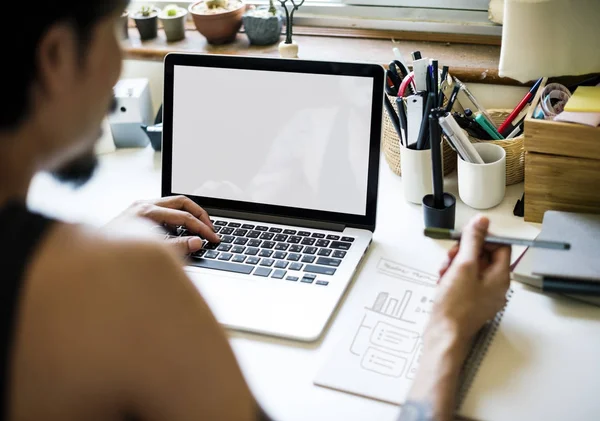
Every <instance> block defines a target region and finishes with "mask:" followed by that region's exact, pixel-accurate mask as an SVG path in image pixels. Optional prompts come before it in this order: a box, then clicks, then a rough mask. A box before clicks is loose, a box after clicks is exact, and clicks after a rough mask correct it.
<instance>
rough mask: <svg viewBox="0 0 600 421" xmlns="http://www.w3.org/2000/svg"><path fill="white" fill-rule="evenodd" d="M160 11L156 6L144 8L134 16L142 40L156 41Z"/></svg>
mask: <svg viewBox="0 0 600 421" xmlns="http://www.w3.org/2000/svg"><path fill="white" fill-rule="evenodd" d="M159 12H160V9H158V7H154V6H142V7H141V8H140V9H139V10H138V11H137V12H135V14H134V15H133V20H134V21H135V25H136V26H137V28H138V31H139V32H140V38H141V39H142V40H149V39H154V38H156V37H157V35H158V14H159Z"/></svg>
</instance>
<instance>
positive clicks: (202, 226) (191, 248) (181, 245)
mask: <svg viewBox="0 0 600 421" xmlns="http://www.w3.org/2000/svg"><path fill="white" fill-rule="evenodd" d="M124 215H135V216H139V217H142V218H146V219H150V220H151V221H153V222H156V223H157V224H160V225H168V226H172V227H179V226H182V227H185V228H187V229H188V230H189V231H190V232H192V233H194V234H198V235H199V236H200V237H202V238H205V239H206V240H208V241H210V242H211V243H219V242H220V241H221V240H220V238H219V236H218V235H217V234H216V233H215V231H214V227H213V224H212V222H210V217H209V216H208V213H207V212H206V211H205V210H204V209H202V207H200V206H199V205H198V204H197V203H195V202H194V201H193V200H191V199H189V198H188V197H185V196H170V197H163V198H161V199H157V200H149V201H139V202H135V203H134V204H133V205H131V206H130V207H129V208H128V209H127V210H126V211H125V212H124ZM169 241H171V242H172V243H174V245H175V246H176V248H177V249H179V251H181V252H182V253H183V254H189V253H194V252H196V251H198V250H200V249H201V248H202V240H201V239H200V238H199V237H194V236H192V237H178V238H174V239H171V240H169Z"/></svg>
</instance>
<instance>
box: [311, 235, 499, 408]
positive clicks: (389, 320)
mask: <svg viewBox="0 0 600 421" xmlns="http://www.w3.org/2000/svg"><path fill="white" fill-rule="evenodd" d="M398 256H402V259H399V258H398ZM432 260H433V259H431V258H428V257H427V253H419V252H417V251H415V253H413V254H411V255H410V256H409V255H407V253H400V252H396V251H395V250H392V249H387V250H382V249H381V248H380V247H378V246H375V247H374V249H373V250H372V252H371V255H370V256H369V259H368V260H367V261H366V263H365V266H364V267H363V268H362V270H361V271H360V274H359V275H358V276H359V278H358V280H357V287H358V288H361V287H362V289H361V290H360V291H357V293H358V292H360V296H361V297H362V299H363V302H362V303H361V304H358V305H357V304H354V305H355V307H356V308H354V309H353V311H352V313H353V314H355V315H356V317H355V319H354V322H353V323H352V324H351V325H350V326H351V327H350V329H349V330H348V332H347V336H346V337H345V338H344V339H342V341H341V342H340V343H339V344H337V345H336V347H335V348H334V350H333V353H332V354H331V355H329V356H328V357H327V359H326V362H325V364H324V365H323V367H322V368H321V369H320V371H319V372H318V374H317V376H316V379H315V381H314V383H315V384H316V385H319V386H323V387H328V388H331V389H336V390H339V391H343V392H348V393H352V394H356V395H361V396H365V397H368V398H372V399H377V400H381V401H385V402H390V403H394V404H402V403H403V402H404V399H405V397H406V395H407V393H408V392H409V390H410V387H411V385H412V382H413V380H414V378H415V374H416V373H417V369H418V368H419V360H420V357H421V353H422V350H423V338H422V336H423V332H424V330H425V327H426V324H427V321H428V319H429V314H430V313H431V310H432V307H433V304H434V301H435V297H436V292H437V291H436V287H437V281H438V276H437V274H436V273H437V269H438V268H439V266H440V262H441V261H432ZM361 279H364V280H363V281H362V282H361ZM499 316H500V315H499ZM499 321H500V317H498V319H497V320H495V321H493V322H490V323H489V324H488V326H486V327H485V328H484V329H483V330H482V332H481V334H480V336H479V337H478V339H477V340H476V341H475V346H474V348H473V350H474V353H473V356H472V361H474V362H476V361H477V360H478V358H480V356H481V355H480V354H479V350H483V349H485V348H486V345H487V341H488V340H489V337H490V335H491V334H492V333H493V332H494V331H495V330H496V329H497V323H498V322H499ZM476 367H477V364H470V365H469V366H468V368H469V370H466V371H465V379H466V378H470V377H472V374H473V373H472V369H474V368H476Z"/></svg>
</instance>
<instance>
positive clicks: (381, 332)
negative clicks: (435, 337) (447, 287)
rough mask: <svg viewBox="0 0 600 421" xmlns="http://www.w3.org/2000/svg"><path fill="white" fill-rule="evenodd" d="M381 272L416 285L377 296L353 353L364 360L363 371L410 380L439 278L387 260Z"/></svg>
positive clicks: (354, 345) (417, 358) (360, 330)
mask: <svg viewBox="0 0 600 421" xmlns="http://www.w3.org/2000/svg"><path fill="white" fill-rule="evenodd" d="M377 268H378V271H379V272H380V273H382V274H385V275H387V276H390V277H392V278H400V279H402V280H403V281H407V280H409V281H411V282H414V284H412V285H413V286H411V283H405V284H404V287H403V288H401V289H397V288H395V287H394V288H391V289H389V290H387V291H385V290H383V291H381V290H380V291H379V292H377V293H376V295H375V298H374V299H373V300H372V301H371V303H372V304H370V305H367V306H365V308H364V309H365V314H364V317H363V318H362V321H361V323H360V325H359V326H358V329H357V331H356V334H355V335H354V338H353V340H352V342H351V344H350V353H351V354H352V355H354V356H356V357H360V368H361V369H363V370H366V371H370V372H374V373H377V374H380V375H383V376H388V377H401V376H403V377H406V378H408V379H410V378H411V377H412V376H414V372H415V370H416V367H418V361H419V357H420V353H421V348H422V345H420V343H421V333H420V332H422V330H423V327H424V325H425V322H426V320H427V318H428V314H429V313H430V309H431V308H432V306H433V295H434V291H435V289H434V288H433V287H434V286H435V285H437V278H436V277H435V276H434V275H431V274H428V273H425V272H422V271H419V270H416V269H412V268H410V267H408V266H405V265H402V264H398V263H395V262H393V261H391V260H387V259H381V260H380V261H379V263H378V265H377ZM416 284H418V285H416ZM390 291H393V292H390ZM409 363H410V364H409Z"/></svg>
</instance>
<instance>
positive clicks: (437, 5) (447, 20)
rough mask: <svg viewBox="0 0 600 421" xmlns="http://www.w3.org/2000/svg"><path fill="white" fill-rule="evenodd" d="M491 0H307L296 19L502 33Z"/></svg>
mask: <svg viewBox="0 0 600 421" xmlns="http://www.w3.org/2000/svg"><path fill="white" fill-rule="evenodd" d="M298 1H299V0H298ZM489 1H490V0H306V1H305V3H304V5H303V6H302V8H301V9H300V10H299V11H298V12H297V13H296V19H295V22H296V24H297V25H302V26H325V27H336V28H359V29H380V30H393V31H415V32H437V33H456V34H467V35H495V36H500V35H501V34H502V29H501V26H499V25H497V24H494V23H492V22H490V20H489V16H488V7H489ZM191 2H192V1H182V0H175V1H173V0H154V1H153V2H152V3H153V4H156V5H157V6H159V7H160V5H161V4H164V5H166V4H169V3H178V4H180V5H181V6H187V5H189V4H190V3H191ZM246 2H247V3H250V4H257V5H262V4H268V0H246ZM148 3H149V2H148V1H136V0H134V1H132V7H135V6H136V5H140V4H148ZM275 3H276V4H277V3H278V1H277V0H275ZM288 4H291V3H290V2H288Z"/></svg>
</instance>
